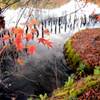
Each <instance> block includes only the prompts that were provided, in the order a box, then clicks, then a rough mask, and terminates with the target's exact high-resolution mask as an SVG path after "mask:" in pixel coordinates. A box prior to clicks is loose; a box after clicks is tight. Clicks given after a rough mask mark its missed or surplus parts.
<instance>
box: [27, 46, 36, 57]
mask: <svg viewBox="0 0 100 100" xmlns="http://www.w3.org/2000/svg"><path fill="white" fill-rule="evenodd" d="M27 48H29V49H28V51H27V54H28V53H29V52H30V53H31V56H32V55H33V52H34V51H36V52H37V50H36V46H35V45H33V46H31V45H29V46H28V47H27Z"/></svg>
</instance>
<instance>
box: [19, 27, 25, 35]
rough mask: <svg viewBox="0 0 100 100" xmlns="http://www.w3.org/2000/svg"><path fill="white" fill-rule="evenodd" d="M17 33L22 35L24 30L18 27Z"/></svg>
mask: <svg viewBox="0 0 100 100" xmlns="http://www.w3.org/2000/svg"><path fill="white" fill-rule="evenodd" d="M18 35H20V36H22V37H23V35H24V30H23V29H21V28H20V27H19V28H18Z"/></svg>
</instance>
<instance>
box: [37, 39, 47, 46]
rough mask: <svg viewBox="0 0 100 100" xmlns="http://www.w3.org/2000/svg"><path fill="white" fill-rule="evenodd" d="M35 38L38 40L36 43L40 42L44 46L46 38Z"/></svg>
mask: <svg viewBox="0 0 100 100" xmlns="http://www.w3.org/2000/svg"><path fill="white" fill-rule="evenodd" d="M37 40H39V41H38V43H40V42H42V43H43V45H44V46H45V41H46V40H45V39H44V37H41V38H38V39H37Z"/></svg>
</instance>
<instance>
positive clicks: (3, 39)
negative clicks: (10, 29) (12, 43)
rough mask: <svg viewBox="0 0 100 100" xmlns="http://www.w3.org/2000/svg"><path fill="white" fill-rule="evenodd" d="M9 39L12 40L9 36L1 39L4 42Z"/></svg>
mask: <svg viewBox="0 0 100 100" xmlns="http://www.w3.org/2000/svg"><path fill="white" fill-rule="evenodd" d="M9 38H10V37H9V35H4V37H3V38H1V39H2V42H4V41H7V40H8V39H9Z"/></svg>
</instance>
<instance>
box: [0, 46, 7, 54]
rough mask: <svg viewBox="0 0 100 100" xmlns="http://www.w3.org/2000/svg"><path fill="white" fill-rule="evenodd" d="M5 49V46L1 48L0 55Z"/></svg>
mask: <svg viewBox="0 0 100 100" xmlns="http://www.w3.org/2000/svg"><path fill="white" fill-rule="evenodd" d="M5 48H6V45H5V46H3V48H2V50H1V51H0V54H1V53H2V52H3V50H4V49H5Z"/></svg>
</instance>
